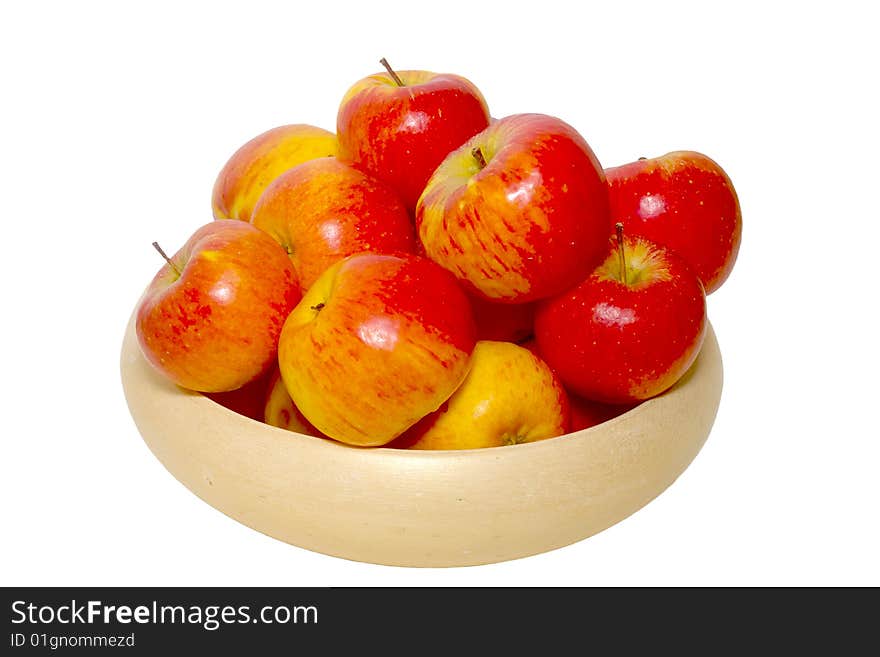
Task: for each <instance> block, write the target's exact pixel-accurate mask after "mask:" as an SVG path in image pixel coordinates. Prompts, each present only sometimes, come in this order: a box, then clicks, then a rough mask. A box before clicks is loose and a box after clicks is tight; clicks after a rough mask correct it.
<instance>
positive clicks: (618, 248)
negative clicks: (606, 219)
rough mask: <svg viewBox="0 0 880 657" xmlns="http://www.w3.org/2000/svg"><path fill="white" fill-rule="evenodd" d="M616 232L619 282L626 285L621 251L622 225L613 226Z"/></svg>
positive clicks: (624, 254) (623, 254) (624, 256)
mask: <svg viewBox="0 0 880 657" xmlns="http://www.w3.org/2000/svg"><path fill="white" fill-rule="evenodd" d="M614 229H615V230H616V231H617V254H618V255H619V256H620V282H621V283H623V284H624V285H626V253H625V252H624V250H623V224H622V223H620V222H619V221H618V222H617V223H616V224H614Z"/></svg>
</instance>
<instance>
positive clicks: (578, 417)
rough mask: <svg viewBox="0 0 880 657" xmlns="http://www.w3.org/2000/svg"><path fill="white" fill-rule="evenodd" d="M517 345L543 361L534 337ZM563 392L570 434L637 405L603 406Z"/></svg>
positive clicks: (568, 391) (600, 403)
mask: <svg viewBox="0 0 880 657" xmlns="http://www.w3.org/2000/svg"><path fill="white" fill-rule="evenodd" d="M519 345H520V346H521V347H523V348H524V349H528V350H529V351H531V352H532V353H533V354H534V355H535V356H537V357H538V358H541V359H542V360H543V357H542V356H541V352H540V350H539V349H538V341H537V340H535V338H534V337H532V338H529V339H528V340H525V341H524V342H520V343H519ZM548 367H549V366H548ZM551 369H552V368H551ZM554 374H555V372H554ZM563 388H565V385H563ZM565 392H566V394H567V395H568V408H569V410H570V411H571V423H570V426H569V429H568V430H569V432H571V433H574V432H575V431H581V430H582V429H589V428H590V427H595V426H596V425H597V424H602V423H603V422H607V421H608V420H610V419H612V418H615V417H617V416H618V415H622V414H624V413H626V412H627V411H629V410H632V409H633V408H635V407H636V406H637V404H603V403H602V402H597V401H593V400H592V399H584V398H583V397H581V396H579V395H575V394H573V393H572V392H571V390H568V389H566V390H565Z"/></svg>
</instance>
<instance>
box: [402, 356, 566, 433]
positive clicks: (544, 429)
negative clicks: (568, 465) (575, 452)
mask: <svg viewBox="0 0 880 657" xmlns="http://www.w3.org/2000/svg"><path fill="white" fill-rule="evenodd" d="M568 429H569V408H568V398H567V396H566V394H565V390H563V388H562V384H561V383H560V382H559V379H557V378H556V376H555V375H554V374H553V372H552V371H551V370H550V368H549V367H548V366H547V365H546V364H545V363H544V361H542V360H541V359H540V358H538V357H537V356H535V355H534V354H533V353H532V352H530V351H529V350H528V349H525V348H523V347H520V346H519V345H515V344H513V343H511V342H498V341H493V340H481V341H479V342H477V345H476V347H475V348H474V353H473V356H472V359H471V369H470V372H469V373H468V375H467V377H466V378H465V380H464V382H463V383H462V384H461V386H460V387H459V388H458V390H456V391H455V392H454V393H453V395H452V396H451V397H450V398H449V400H448V401H447V403H446V404H444V405H443V408H442V409H441V410H438V411H437V412H435V413H433V414H432V415H430V416H428V418H426V421H423V422H420V423H419V424H417V425H416V426H415V427H414V428H413V429H412V430H411V431H410V432H408V434H405V435H404V436H403V437H401V439H399V442H396V443H395V444H394V446H395V447H408V448H409V449H475V448H480V447H498V446H501V445H516V444H519V443H527V442H534V441H536V440H544V439H546V438H553V437H555V436H561V435H562V434H564V433H567V432H568Z"/></svg>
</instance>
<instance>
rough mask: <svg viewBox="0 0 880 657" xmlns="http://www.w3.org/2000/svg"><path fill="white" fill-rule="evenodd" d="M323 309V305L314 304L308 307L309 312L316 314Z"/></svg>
mask: <svg viewBox="0 0 880 657" xmlns="http://www.w3.org/2000/svg"><path fill="white" fill-rule="evenodd" d="M323 307H324V304H323V303H316V304H315V305H314V306H310V309H311V310H314V311H315V312H316V313H317V312H321V309H322V308H323Z"/></svg>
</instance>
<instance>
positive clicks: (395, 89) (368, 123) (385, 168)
mask: <svg viewBox="0 0 880 657" xmlns="http://www.w3.org/2000/svg"><path fill="white" fill-rule="evenodd" d="M382 64H383V65H384V66H385V67H386V69H387V73H376V74H374V75H370V76H367V77H365V78H363V79H362V80H359V81H358V82H356V83H355V84H354V85H352V86H351V88H349V90H348V91H347V92H346V94H345V96H344V97H343V99H342V102H341V103H340V105H339V112H338V115H337V118H336V133H337V135H338V138H339V154H340V158H342V159H343V160H345V161H347V162H351V163H353V164H354V165H355V166H356V167H358V168H359V169H362V170H363V171H365V172H367V173H369V174H371V175H372V176H375V177H376V178H379V179H380V180H383V181H384V182H386V183H387V184H388V185H389V186H391V188H392V189H394V190H395V191H397V193H398V194H399V195H400V197H401V198H402V199H403V202H404V204H405V205H406V206H407V208H409V210H410V211H412V210H414V209H415V207H416V201H418V199H419V196H420V195H421V193H422V190H423V189H424V187H425V183H427V182H428V178H430V176H431V174H432V173H433V172H434V169H436V168H437V165H439V164H440V162H442V161H443V158H444V157H446V155H447V154H448V153H449V152H450V151H451V150H453V149H454V148H457V147H458V146H460V145H461V144H463V143H464V142H465V141H466V140H467V139H469V138H470V137H473V136H474V135H475V134H477V133H478V132H480V131H481V130H482V129H483V128H485V127H486V126H487V125H489V110H488V108H487V106H486V101H485V100H484V99H483V96H482V94H481V93H480V91H479V90H478V89H477V87H476V86H474V84H473V83H472V82H470V81H469V80H466V79H465V78H463V77H461V76H458V75H452V74H449V73H432V72H430V71H397V72H394V71H393V70H392V69H391V67H390V66H388V63H387V62H386V61H385V60H384V59H383V60H382Z"/></svg>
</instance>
